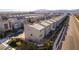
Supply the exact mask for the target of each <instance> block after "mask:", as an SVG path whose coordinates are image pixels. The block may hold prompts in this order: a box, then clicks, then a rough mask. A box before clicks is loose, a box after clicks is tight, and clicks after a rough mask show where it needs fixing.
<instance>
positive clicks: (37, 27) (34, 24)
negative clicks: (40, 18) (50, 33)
mask: <svg viewBox="0 0 79 59" xmlns="http://www.w3.org/2000/svg"><path fill="white" fill-rule="evenodd" d="M29 26H30V27H33V28H35V29H38V30H42V29H44V26H42V25H40V24H37V23H33V24H32V25H29Z"/></svg>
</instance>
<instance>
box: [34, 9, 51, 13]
mask: <svg viewBox="0 0 79 59" xmlns="http://www.w3.org/2000/svg"><path fill="white" fill-rule="evenodd" d="M33 12H35V13H49V12H50V10H47V9H39V10H35V11H33Z"/></svg>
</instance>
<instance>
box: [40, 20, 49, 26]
mask: <svg viewBox="0 0 79 59" xmlns="http://www.w3.org/2000/svg"><path fill="white" fill-rule="evenodd" d="M40 24H41V25H43V26H49V25H50V24H48V23H46V22H45V21H41V22H40Z"/></svg>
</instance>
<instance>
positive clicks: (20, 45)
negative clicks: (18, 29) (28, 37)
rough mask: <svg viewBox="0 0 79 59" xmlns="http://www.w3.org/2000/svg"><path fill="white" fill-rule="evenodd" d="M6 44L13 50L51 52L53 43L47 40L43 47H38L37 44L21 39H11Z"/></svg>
mask: <svg viewBox="0 0 79 59" xmlns="http://www.w3.org/2000/svg"><path fill="white" fill-rule="evenodd" d="M7 44H9V45H10V46H11V47H12V48H14V49H15V50H51V49H52V45H53V42H52V40H48V41H46V42H44V43H43V46H38V44H37V43H34V42H25V41H23V40H22V39H21V38H11V40H10V41H8V42H7Z"/></svg>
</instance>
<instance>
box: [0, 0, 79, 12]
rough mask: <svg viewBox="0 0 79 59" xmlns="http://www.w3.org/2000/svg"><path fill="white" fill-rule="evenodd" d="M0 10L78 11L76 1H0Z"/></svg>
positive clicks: (78, 4)
mask: <svg viewBox="0 0 79 59" xmlns="http://www.w3.org/2000/svg"><path fill="white" fill-rule="evenodd" d="M0 9H1V10H8V9H11V10H17V11H18V10H19V11H33V10H37V9H48V10H59V9H68V10H70V9H79V1H78V0H0Z"/></svg>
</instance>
